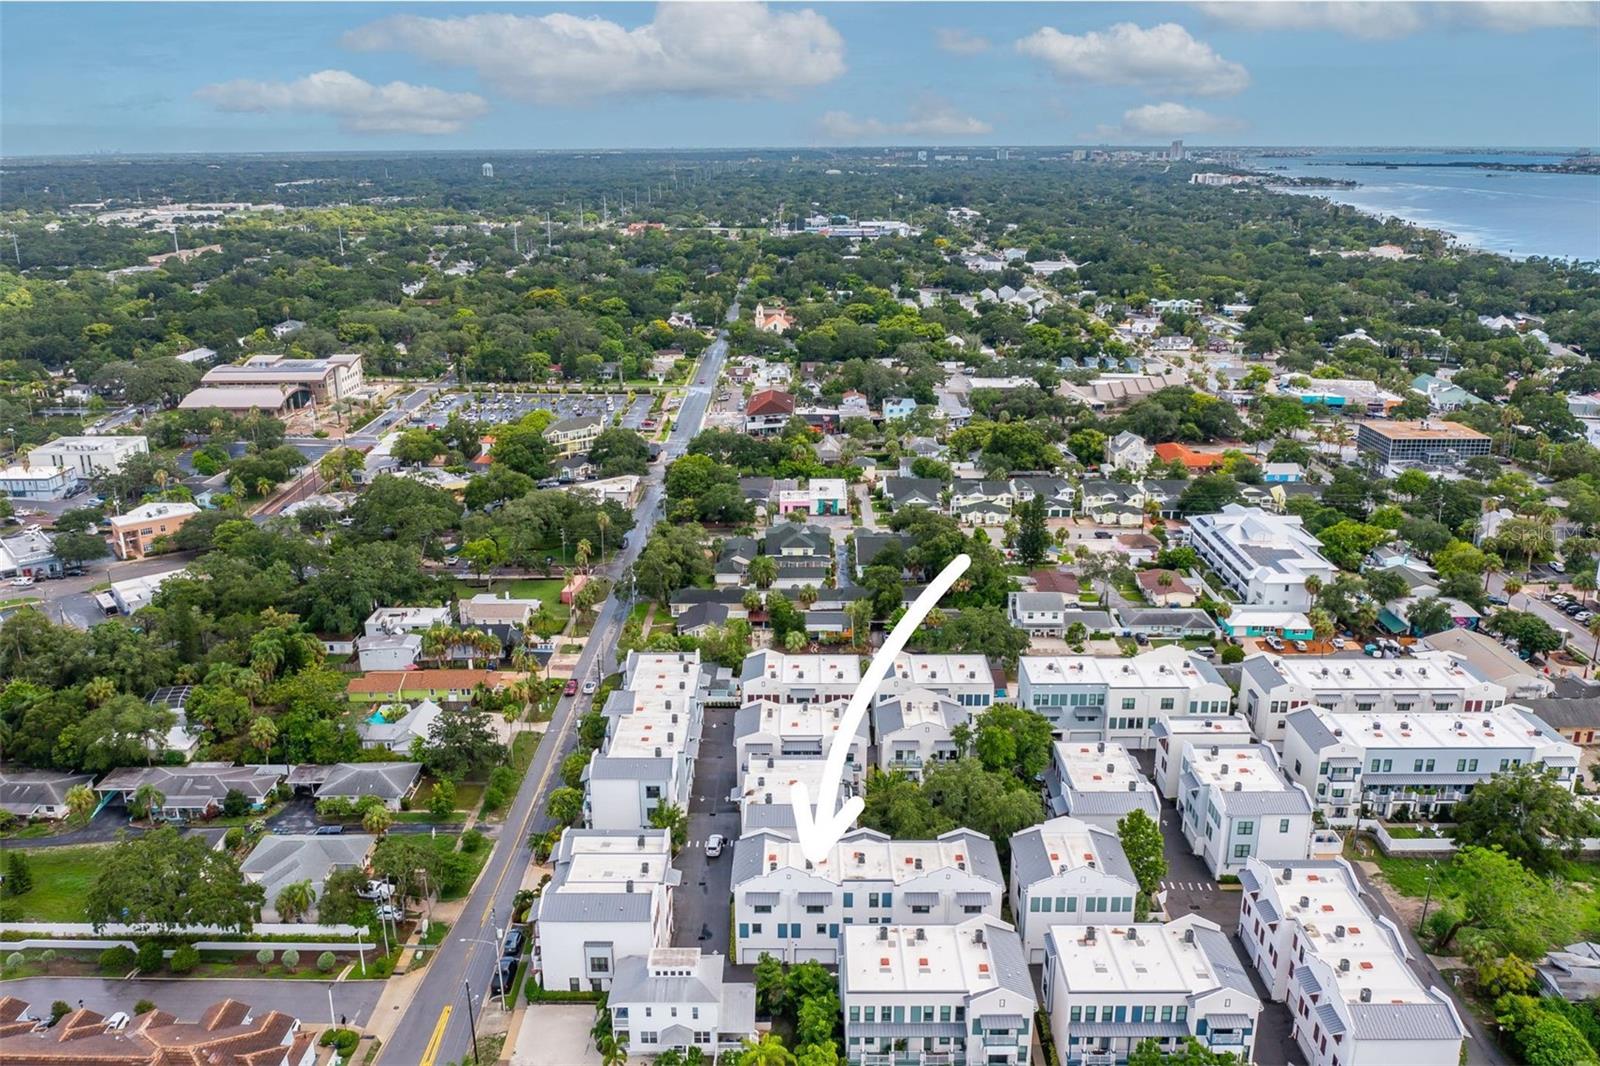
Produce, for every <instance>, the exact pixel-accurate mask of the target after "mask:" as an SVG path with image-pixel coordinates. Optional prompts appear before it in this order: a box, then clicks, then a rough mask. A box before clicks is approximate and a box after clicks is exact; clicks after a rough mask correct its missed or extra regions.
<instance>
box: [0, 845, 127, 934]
mask: <svg viewBox="0 0 1600 1066" xmlns="http://www.w3.org/2000/svg"><path fill="white" fill-rule="evenodd" d="M108 847H110V845H96V846H87V847H81V848H35V849H32V850H25V851H23V852H22V853H23V854H25V855H26V856H27V857H28V868H29V870H30V871H32V873H33V888H32V890H30V891H29V892H28V893H27V894H26V895H22V896H18V897H17V903H18V904H19V905H20V906H21V908H22V911H21V915H20V919H19V920H21V921H24V922H81V921H84V920H85V918H84V910H83V900H84V897H85V896H87V895H88V893H89V888H90V886H91V885H93V884H94V879H95V875H96V874H97V873H99V870H100V856H101V855H104V854H105V852H106V848H108Z"/></svg>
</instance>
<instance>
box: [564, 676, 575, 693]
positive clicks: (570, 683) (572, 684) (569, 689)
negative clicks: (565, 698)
mask: <svg viewBox="0 0 1600 1066" xmlns="http://www.w3.org/2000/svg"><path fill="white" fill-rule="evenodd" d="M566 691H567V695H569V696H576V695H577V694H578V679H577V678H573V679H572V680H571V681H568V682H567V690H566Z"/></svg>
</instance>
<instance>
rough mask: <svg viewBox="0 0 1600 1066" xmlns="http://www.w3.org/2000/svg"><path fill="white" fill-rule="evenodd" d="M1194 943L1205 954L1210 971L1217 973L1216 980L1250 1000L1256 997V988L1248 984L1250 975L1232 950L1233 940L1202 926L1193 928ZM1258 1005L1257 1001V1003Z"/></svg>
mask: <svg viewBox="0 0 1600 1066" xmlns="http://www.w3.org/2000/svg"><path fill="white" fill-rule="evenodd" d="M1194 939H1195V943H1196V944H1197V945H1199V947H1200V950H1201V951H1202V952H1204V953H1205V956H1206V959H1207V960H1208V961H1210V963H1211V967H1212V969H1214V970H1215V971H1216V973H1217V980H1219V981H1221V982H1222V983H1223V984H1225V985H1227V986H1228V987H1229V988H1232V989H1234V990H1236V991H1239V992H1243V993H1245V994H1246V995H1248V996H1249V997H1250V998H1251V999H1255V997H1256V988H1255V985H1253V984H1252V983H1251V982H1250V974H1249V973H1248V972H1246V970H1245V968H1244V963H1242V962H1240V961H1239V953H1238V952H1237V951H1235V950H1234V947H1233V938H1232V937H1230V936H1228V934H1227V933H1224V932H1223V931H1222V930H1220V929H1207V928H1206V927H1205V926H1203V925H1196V926H1195V927H1194ZM1257 1002H1258V1004H1259V1000H1258V1001H1257Z"/></svg>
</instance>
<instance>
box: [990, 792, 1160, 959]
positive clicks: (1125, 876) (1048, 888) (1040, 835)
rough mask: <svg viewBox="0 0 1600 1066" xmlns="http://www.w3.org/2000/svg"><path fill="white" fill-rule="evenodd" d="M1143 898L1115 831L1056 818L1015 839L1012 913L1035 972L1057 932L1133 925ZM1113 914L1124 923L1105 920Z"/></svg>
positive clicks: (1011, 890)
mask: <svg viewBox="0 0 1600 1066" xmlns="http://www.w3.org/2000/svg"><path fill="white" fill-rule="evenodd" d="M1138 894H1139V882H1138V881H1137V879H1135V877H1134V875H1133V867H1132V866H1130V865H1129V864H1128V856H1127V854H1126V853H1125V852H1124V851H1123V850H1122V844H1121V842H1120V841H1119V840H1118V839H1117V834H1116V833H1114V832H1112V831H1111V830H1109V829H1103V828H1101V827H1100V826H1096V825H1090V824H1089V823H1087V822H1083V821H1080V820H1078V819H1077V818H1052V819H1050V820H1049V821H1048V822H1044V823H1041V824H1040V825H1035V826H1030V827H1029V828H1027V829H1024V830H1023V831H1022V832H1020V833H1017V834H1015V835H1013V836H1012V838H1011V888H1010V898H1011V913H1012V915H1013V916H1014V917H1015V918H1016V920H1017V933H1018V935H1020V936H1021V937H1022V946H1023V949H1024V950H1025V951H1026V952H1027V955H1028V965H1030V966H1037V965H1040V964H1042V963H1043V962H1044V959H1045V934H1046V933H1048V932H1049V931H1050V929H1051V928H1052V927H1053V926H1055V925H1071V924H1074V923H1095V922H1109V921H1128V920H1130V919H1131V917H1132V915H1133V908H1134V899H1135V897H1137V896H1138ZM1112 914H1115V915H1119V917H1117V918H1109V917H1105V916H1106V915H1112Z"/></svg>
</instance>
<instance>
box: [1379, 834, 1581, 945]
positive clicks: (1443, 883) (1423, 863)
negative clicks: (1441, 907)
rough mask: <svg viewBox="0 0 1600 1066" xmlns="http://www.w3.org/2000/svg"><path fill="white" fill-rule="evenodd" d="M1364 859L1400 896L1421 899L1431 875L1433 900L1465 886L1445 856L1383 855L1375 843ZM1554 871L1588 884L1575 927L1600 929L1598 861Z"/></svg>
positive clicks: (1570, 864) (1578, 893) (1571, 864)
mask: <svg viewBox="0 0 1600 1066" xmlns="http://www.w3.org/2000/svg"><path fill="white" fill-rule="evenodd" d="M1390 832H1391V833H1392V832H1393V830H1390ZM1365 858H1367V859H1369V860H1370V861H1372V862H1375V863H1377V864H1378V868H1379V869H1380V870H1382V871H1383V877H1384V880H1385V881H1387V882H1388V883H1389V885H1390V887H1392V888H1393V889H1394V890H1395V891H1396V892H1398V893H1400V894H1401V895H1402V896H1413V897H1416V898H1418V899H1421V898H1422V897H1423V896H1425V895H1426V894H1427V892H1428V885H1429V880H1430V875H1431V880H1432V884H1433V898H1434V899H1439V898H1440V897H1450V896H1456V895H1460V893H1461V890H1462V888H1463V887H1464V882H1463V881H1462V875H1461V873H1460V871H1459V869H1458V868H1457V866H1456V865H1455V863H1454V862H1452V861H1450V860H1448V859H1424V858H1411V857H1409V856H1407V857H1400V856H1393V855H1385V854H1383V852H1382V851H1380V850H1378V848H1377V847H1376V846H1374V848H1373V854H1372V855H1371V856H1366V857H1365ZM1556 874H1558V875H1559V876H1560V877H1561V878H1562V879H1563V880H1565V881H1569V882H1580V881H1581V882H1583V883H1584V884H1585V885H1586V886H1587V888H1588V890H1587V891H1583V890H1581V889H1580V890H1577V891H1576V899H1577V902H1578V916H1579V926H1578V927H1579V928H1580V929H1582V930H1585V931H1586V935H1588V934H1590V933H1592V932H1593V931H1594V930H1597V929H1600V861H1594V860H1584V861H1579V862H1562V863H1561V865H1560V867H1559V868H1558V869H1557V871H1556Z"/></svg>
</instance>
